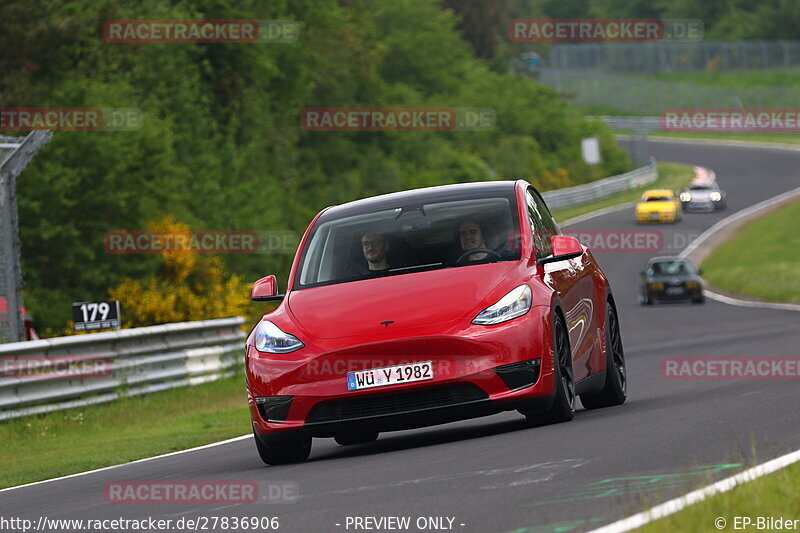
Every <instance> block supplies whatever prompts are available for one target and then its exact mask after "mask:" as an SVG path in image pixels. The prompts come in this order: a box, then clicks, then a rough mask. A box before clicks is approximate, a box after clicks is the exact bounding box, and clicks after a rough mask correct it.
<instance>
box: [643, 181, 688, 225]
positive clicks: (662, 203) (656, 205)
mask: <svg viewBox="0 0 800 533" xmlns="http://www.w3.org/2000/svg"><path fill="white" fill-rule="evenodd" d="M682 213H683V210H682V209H681V201H680V200H679V199H678V198H677V197H676V196H675V193H674V192H672V191H671V190H669V189H651V190H649V191H645V193H644V194H643V195H642V199H641V200H640V201H639V203H638V204H636V222H638V223H642V222H677V221H679V220H680V219H681V214H682Z"/></svg>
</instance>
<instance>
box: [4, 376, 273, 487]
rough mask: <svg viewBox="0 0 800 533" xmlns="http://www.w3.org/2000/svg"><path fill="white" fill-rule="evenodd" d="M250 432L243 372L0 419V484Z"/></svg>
mask: <svg viewBox="0 0 800 533" xmlns="http://www.w3.org/2000/svg"><path fill="white" fill-rule="evenodd" d="M249 431H250V415H249V411H248V409H247V394H246V392H245V385H244V377H243V376H242V375H236V376H233V377H230V378H224V379H220V380H218V381H214V382H211V383H204V384H202V385H196V386H194V387H191V388H190V389H187V388H185V387H181V388H177V389H172V390H168V391H164V392H158V393H154V394H149V395H144V396H137V397H129V398H122V399H120V400H117V401H115V402H111V403H108V404H104V405H94V406H89V407H85V408H77V409H67V410H64V411H56V412H53V413H48V414H45V415H36V416H29V417H24V418H19V419H15V420H9V421H6V422H0V462H2V464H3V468H2V469H0V488H5V487H11V486H14V485H20V484H23V483H31V482H33V481H40V480H42V479H48V478H53V477H58V476H64V475H67V474H74V473H76V472H82V471H85V470H91V469H94V468H101V467H103V466H109V465H114V464H119V463H124V462H128V461H133V460H136V459H141V458H143V457H151V456H153V455H159V454H162V453H169V452H173V451H177V450H183V449H186V448H192V447H194V446H201V445H203V444H208V443H211V442H215V441H219V440H224V439H228V438H232V437H238V436H240V435H244V434H246V433H248V432H249ZM253 453H254V454H255V448H254V449H253ZM257 459H258V458H257V457H255V455H254V461H257Z"/></svg>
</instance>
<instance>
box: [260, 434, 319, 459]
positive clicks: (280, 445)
mask: <svg viewBox="0 0 800 533" xmlns="http://www.w3.org/2000/svg"><path fill="white" fill-rule="evenodd" d="M253 437H254V438H255V441H256V449H257V450H258V455H259V457H261V460H262V461H264V463H265V464H268V465H283V464H288V463H300V462H303V461H305V460H306V459H308V456H309V455H311V437H309V436H306V435H297V434H291V433H289V434H278V435H261V436H258V435H257V434H256V433H255V432H253Z"/></svg>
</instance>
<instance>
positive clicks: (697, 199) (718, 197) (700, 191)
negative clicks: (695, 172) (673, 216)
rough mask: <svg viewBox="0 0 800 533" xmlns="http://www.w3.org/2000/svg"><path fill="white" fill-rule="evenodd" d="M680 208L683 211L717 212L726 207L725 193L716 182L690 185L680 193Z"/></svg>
mask: <svg viewBox="0 0 800 533" xmlns="http://www.w3.org/2000/svg"><path fill="white" fill-rule="evenodd" d="M680 199H681V206H682V207H683V210H684V211H706V212H710V211H717V210H719V209H725V207H726V206H727V202H726V198H725V191H723V190H722V189H720V188H719V185H717V182H715V181H708V182H703V183H692V184H690V185H689V186H688V187H686V188H685V189H683V190H682V191H681V194H680Z"/></svg>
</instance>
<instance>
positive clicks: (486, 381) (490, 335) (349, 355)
mask: <svg viewBox="0 0 800 533" xmlns="http://www.w3.org/2000/svg"><path fill="white" fill-rule="evenodd" d="M542 309H547V311H546V312H544V311H542ZM414 333H416V334H414ZM551 339H552V334H551V333H550V324H549V308H544V307H536V306H535V307H533V308H532V309H531V311H530V312H528V314H527V315H525V316H523V317H520V318H518V319H515V320H511V321H509V322H508V323H505V324H498V325H496V326H488V327H487V326H476V325H469V326H468V327H466V328H464V329H463V330H461V331H449V332H446V333H445V334H433V332H432V331H427V332H406V335H404V336H402V337H395V338H391V337H388V336H387V337H385V338H382V339H369V340H361V341H359V340H356V338H349V339H348V338H344V339H314V338H308V337H304V338H303V339H302V340H303V341H304V343H305V344H306V347H305V348H303V349H301V350H298V352H294V353H292V354H284V355H274V354H264V353H260V352H258V351H257V350H255V348H254V347H253V346H251V345H248V346H247V357H246V359H247V365H246V366H247V384H248V400H249V404H250V412H251V417H252V421H253V428H254V430H255V431H256V433H259V434H272V433H280V432H285V431H302V432H305V433H308V434H310V435H312V436H319V437H323V436H332V435H334V434H336V433H337V432H341V431H345V430H349V429H358V428H362V429H363V428H368V429H370V430H377V431H392V430H399V429H410V428H414V427H423V426H429V425H433V424H440V423H444V422H450V421H454V420H462V419H467V418H474V417H478V416H484V415H489V414H493V413H497V412H500V411H504V410H510V409H517V408H523V407H524V408H526V409H527V410H535V409H546V408H547V407H548V406H549V405H550V404H551V403H552V394H553V392H554V379H553V355H552V353H553V350H552V341H551ZM534 359H538V360H539V366H538V369H537V373H536V376H535V382H533V383H531V384H525V383H524V377H523V381H522V382H521V381H520V378H519V377H517V378H514V377H513V376H512V378H511V379H510V378H509V374H508V373H507V372H506V373H504V372H503V371H502V368H503V367H505V368H508V365H510V364H513V363H519V362H522V361H531V360H534ZM422 361H432V362H433V374H434V379H432V380H429V381H421V382H414V383H408V384H398V385H389V386H386V387H376V388H371V389H365V390H358V391H348V388H347V373H348V372H351V371H357V370H367V369H373V368H381V367H387V366H394V365H398V364H406V363H412V362H422ZM498 367H500V368H501V370H499V371H498V370H497V369H498ZM511 368H512V369H513V368H514V367H511ZM274 396H291V403H290V405H289V406H288V410H285V411H284V412H282V413H281V417H282V418H283V419H282V420H274V419H272V418H273V417H269V416H266V415H267V413H265V412H264V410H263V409H261V410H259V406H258V405H257V404H256V400H255V399H256V398H257V397H274Z"/></svg>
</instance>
